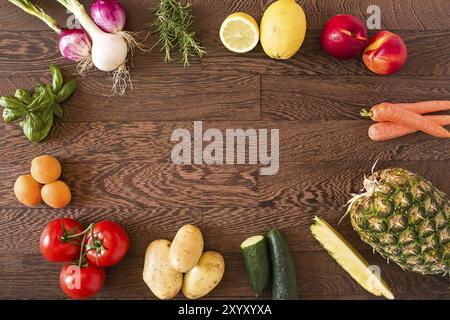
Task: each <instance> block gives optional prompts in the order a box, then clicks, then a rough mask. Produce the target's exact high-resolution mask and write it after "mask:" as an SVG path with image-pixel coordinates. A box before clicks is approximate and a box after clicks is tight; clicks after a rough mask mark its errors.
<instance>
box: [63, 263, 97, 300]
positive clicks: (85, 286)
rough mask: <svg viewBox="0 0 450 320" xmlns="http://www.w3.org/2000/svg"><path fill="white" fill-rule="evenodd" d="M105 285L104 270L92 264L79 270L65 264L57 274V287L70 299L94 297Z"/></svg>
mask: <svg viewBox="0 0 450 320" xmlns="http://www.w3.org/2000/svg"><path fill="white" fill-rule="evenodd" d="M104 284H105V269H104V268H102V267H98V266H96V265H93V264H88V265H86V266H82V267H81V268H79V267H78V266H76V265H74V264H73V263H69V264H66V265H65V266H64V267H63V268H62V269H61V273H60V274H59V285H60V286H61V289H62V290H63V291H64V293H65V294H67V295H68V296H69V297H71V298H72V299H76V300H80V299H87V298H90V297H92V296H94V295H96V294H97V293H98V292H99V291H100V290H101V289H102V288H103V285H104Z"/></svg>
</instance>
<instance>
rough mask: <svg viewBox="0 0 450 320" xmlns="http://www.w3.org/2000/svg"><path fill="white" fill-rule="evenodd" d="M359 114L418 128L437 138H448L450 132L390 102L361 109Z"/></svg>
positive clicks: (380, 120)
mask: <svg viewBox="0 0 450 320" xmlns="http://www.w3.org/2000/svg"><path fill="white" fill-rule="evenodd" d="M361 115H362V116H365V117H371V118H372V120H373V121H376V122H393V123H395V124H398V125H400V126H402V127H407V128H411V129H416V130H420V131H423V132H425V133H428V134H429V135H432V136H434V137H437V138H450V132H448V130H447V129H445V128H444V127H442V126H440V125H439V124H437V123H436V122H434V121H433V120H430V119H428V118H425V117H424V116H422V115H420V114H417V113H415V112H412V111H408V110H405V109H402V108H397V107H394V106H393V105H392V104H386V103H381V104H378V105H376V106H374V107H373V108H372V109H371V110H370V112H367V111H366V110H363V111H362V112H361Z"/></svg>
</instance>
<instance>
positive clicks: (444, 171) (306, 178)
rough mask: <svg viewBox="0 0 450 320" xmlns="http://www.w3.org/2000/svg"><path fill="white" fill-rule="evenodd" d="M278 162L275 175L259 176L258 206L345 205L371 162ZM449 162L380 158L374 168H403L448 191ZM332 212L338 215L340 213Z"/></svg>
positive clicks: (447, 192)
mask: <svg viewBox="0 0 450 320" xmlns="http://www.w3.org/2000/svg"><path fill="white" fill-rule="evenodd" d="M338 163H339V164H338V165H337V164H336V162H334V165H333V162H320V163H312V162H303V163H282V165H281V166H280V171H279V172H278V174H277V175H276V176H261V177H259V181H258V183H259V184H258V197H259V200H260V205H261V206H264V207H270V208H278V207H288V208H297V207H299V206H300V207H302V206H305V205H307V206H311V207H313V208H317V209H319V208H323V207H325V208H327V207H330V206H333V205H334V206H336V205H337V206H339V205H342V206H343V205H345V204H346V203H347V201H348V200H349V199H350V194H351V193H357V192H359V190H360V189H361V188H362V181H363V177H364V175H367V174H369V173H370V169H371V167H372V165H373V162H370V161H350V162H344V161H339V162H338ZM449 165H450V162H449V161H423V162H421V161H417V162H416V161H388V162H384V161H381V162H380V163H379V164H378V165H377V169H382V168H387V167H403V168H406V169H408V170H411V171H413V172H416V173H418V174H419V175H421V176H423V177H424V178H426V179H428V180H429V181H431V182H432V183H433V185H434V186H436V187H437V188H438V189H440V190H441V191H443V192H444V193H446V194H449V193H450V171H449V170H448V168H449ZM341 210H342V211H341V213H340V214H339V213H336V214H337V216H338V217H340V216H342V214H344V212H345V210H344V208H342V209H341Z"/></svg>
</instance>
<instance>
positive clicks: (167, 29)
mask: <svg viewBox="0 0 450 320" xmlns="http://www.w3.org/2000/svg"><path fill="white" fill-rule="evenodd" d="M154 13H155V22H154V23H153V26H154V27H155V29H156V31H157V32H158V34H159V40H158V43H159V44H160V45H161V46H162V48H161V51H164V52H165V57H164V61H165V62H172V61H173V59H172V51H173V50H174V49H178V52H179V53H180V55H181V62H182V63H183V64H184V66H185V67H186V66H189V58H190V57H191V56H194V55H197V56H199V57H200V58H202V57H203V55H204V54H205V53H206V51H205V50H204V48H203V47H202V46H201V45H200V43H199V41H198V40H197V39H196V37H195V31H193V30H192V20H193V18H194V17H193V15H192V9H191V4H190V3H188V4H185V5H183V4H182V3H180V2H179V1H177V0H158V1H156V5H155V11H154Z"/></svg>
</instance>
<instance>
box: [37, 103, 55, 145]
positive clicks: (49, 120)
mask: <svg viewBox="0 0 450 320" xmlns="http://www.w3.org/2000/svg"><path fill="white" fill-rule="evenodd" d="M41 119H42V121H43V123H42V125H43V127H42V128H41V130H40V137H39V138H40V140H39V141H42V140H44V139H45V138H47V136H48V135H49V133H50V131H51V129H52V127H53V119H54V116H53V109H51V108H49V109H48V110H46V111H44V112H43V113H42V114H41Z"/></svg>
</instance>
